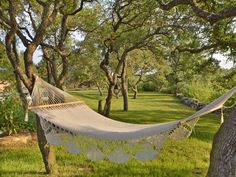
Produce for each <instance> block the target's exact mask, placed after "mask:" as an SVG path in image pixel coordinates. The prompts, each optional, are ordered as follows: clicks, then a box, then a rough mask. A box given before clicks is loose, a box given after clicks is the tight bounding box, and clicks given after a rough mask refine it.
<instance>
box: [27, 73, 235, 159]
mask: <svg viewBox="0 0 236 177" xmlns="http://www.w3.org/2000/svg"><path fill="white" fill-rule="evenodd" d="M235 92H236V87H234V88H233V89H231V90H230V91H228V92H227V93H226V94H224V95H223V96H221V97H219V98H218V99H216V100H215V101H213V102H212V103H210V104H209V105H207V106H206V107H204V108H203V109H201V110H200V111H198V112H196V113H195V114H193V115H192V116H189V117H187V118H185V119H181V120H177V121H172V122H167V123H159V124H130V123H124V122H119V121H115V120H112V119H109V118H106V117H104V116H102V115H100V114H98V113H97V112H95V111H93V110H92V109H90V108H89V107H88V106H87V105H86V104H85V103H84V102H82V101H81V100H78V98H76V97H74V96H72V95H70V94H68V93H66V92H64V91H62V90H60V89H58V88H56V87H54V86H52V85H50V84H48V83H47V82H45V81H43V80H42V79H40V78H39V77H36V80H35V85H34V89H33V92H32V94H31V98H32V104H31V106H30V107H29V108H30V109H31V110H32V111H33V112H35V113H36V114H37V115H38V116H39V117H40V121H41V125H42V127H43V130H44V132H45V135H46V138H47V141H48V143H49V144H52V145H62V146H64V147H65V149H67V151H68V152H70V153H73V154H78V153H82V154H84V155H86V156H87V157H88V158H89V159H91V160H103V159H107V160H110V161H112V162H116V163H123V162H126V161H128V160H129V159H137V160H144V161H146V160H151V159H153V158H155V157H156V156H157V154H158V152H159V150H160V148H161V146H162V144H163V142H164V141H165V140H166V139H167V138H171V139H183V138H186V137H188V136H189V135H190V134H191V132H192V129H193V127H194V126H195V124H196V122H197V121H198V119H199V117H200V116H203V115H205V114H207V113H210V112H212V111H215V110H217V109H220V108H222V107H223V105H224V103H225V102H226V101H227V100H228V99H229V98H230V97H231V96H232V95H233V94H234V93H235Z"/></svg>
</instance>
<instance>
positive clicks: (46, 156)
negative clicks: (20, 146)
mask: <svg viewBox="0 0 236 177" xmlns="http://www.w3.org/2000/svg"><path fill="white" fill-rule="evenodd" d="M36 123H37V137H38V146H39V149H40V152H41V154H42V158H43V162H44V166H45V170H46V173H47V174H55V173H56V167H55V166H56V158H55V155H54V153H53V150H52V148H50V145H49V144H48V143H47V139H46V137H45V134H44V131H43V129H42V127H41V124H40V118H39V117H38V116H36Z"/></svg>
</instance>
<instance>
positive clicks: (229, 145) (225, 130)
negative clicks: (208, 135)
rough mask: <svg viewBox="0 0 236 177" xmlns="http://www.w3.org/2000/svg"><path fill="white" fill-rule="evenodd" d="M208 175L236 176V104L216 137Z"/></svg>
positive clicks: (218, 176) (216, 176)
mask: <svg viewBox="0 0 236 177" xmlns="http://www.w3.org/2000/svg"><path fill="white" fill-rule="evenodd" d="M207 177H236V106H235V107H234V109H233V111H232V112H231V114H230V116H229V117H227V118H226V119H225V121H224V123H223V124H222V125H221V127H220V129H219V130H218V132H217V133H216V135H215V137H214V141H213V145H212V150H211V158H210V166H209V169H208V173H207Z"/></svg>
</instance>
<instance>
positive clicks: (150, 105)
mask: <svg viewBox="0 0 236 177" xmlns="http://www.w3.org/2000/svg"><path fill="white" fill-rule="evenodd" d="M72 94H74V95H76V96H78V97H80V98H81V99H82V100H84V101H85V102H86V103H87V104H88V105H89V106H90V107H92V108H93V109H95V110H96V108H97V103H98V100H99V99H103V100H104V97H100V96H99V95H98V93H97V92H96V91H79V92H72ZM103 102H104V101H103ZM193 112H194V110H192V109H190V108H188V107H186V106H184V105H183V104H181V103H180V101H179V100H178V99H177V98H175V97H174V96H172V95H169V94H157V93H151V92H150V93H141V94H139V98H138V99H137V100H133V99H130V102H129V111H128V112H123V111H122V98H119V99H114V100H113V102H112V112H111V117H112V118H113V119H116V120H120V121H124V122H133V123H157V122H166V121H171V120H176V119H181V118H184V117H187V116H189V115H191V114H192V113H193ZM218 127H219V119H218V118H217V116H216V115H213V114H210V115H207V116H204V117H203V118H202V119H201V120H200V121H199V123H198V124H197V126H196V128H195V130H194V132H193V134H192V135H191V137H190V138H189V139H187V140H184V141H167V142H166V143H165V145H164V147H163V148H162V150H161V151H160V153H159V155H158V157H157V158H156V159H155V160H153V161H149V162H139V161H129V162H128V163H125V164H114V163H111V162H107V161H99V162H93V161H90V160H88V159H87V158H86V157H84V156H83V155H72V154H69V153H67V152H66V151H65V150H64V149H63V148H62V147H54V149H55V151H56V154H57V163H58V174H57V175H56V176H63V177H64V176H65V177H66V176H68V177H69V176H73V177H76V176H86V177H87V176H101V177H105V176H113V177H116V176H122V177H123V176H124V177H125V176H127V177H128V176H129V177H130V176H135V177H136V176H140V177H141V176H142V177H146V176H160V177H200V176H205V174H206V172H207V168H208V165H209V155H210V149H211V142H212V138H213V136H214V133H215V132H216V130H217V128H218ZM0 164H1V165H0V176H3V177H8V176H9V177H14V176H17V177H18V176H29V177H31V176H36V177H41V176H45V175H44V174H43V172H44V168H43V163H42V160H41V156H40V153H39V150H38V147H37V145H36V144H33V145H28V146H26V147H21V148H19V147H18V148H14V147H7V148H6V147H0Z"/></svg>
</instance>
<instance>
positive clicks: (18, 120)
mask: <svg viewBox="0 0 236 177" xmlns="http://www.w3.org/2000/svg"><path fill="white" fill-rule="evenodd" d="M24 117H25V110H24V108H23V106H22V103H21V100H20V98H19V97H18V96H14V95H13V94H9V95H6V96H4V99H2V100H1V101H0V131H1V132H4V133H7V134H12V133H17V132H18V131H21V130H29V131H34V130H35V126H34V125H35V124H34V120H35V119H33V117H34V114H33V113H29V119H30V121H29V122H25V121H24Z"/></svg>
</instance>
